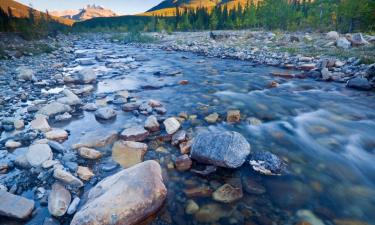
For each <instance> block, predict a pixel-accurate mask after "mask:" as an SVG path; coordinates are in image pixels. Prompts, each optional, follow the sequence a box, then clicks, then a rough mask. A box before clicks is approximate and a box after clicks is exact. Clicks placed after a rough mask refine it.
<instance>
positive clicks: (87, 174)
mask: <svg viewBox="0 0 375 225" xmlns="http://www.w3.org/2000/svg"><path fill="white" fill-rule="evenodd" d="M77 174H78V177H79V178H81V179H82V180H84V181H88V180H90V179H91V177H93V176H94V175H95V174H94V173H93V172H92V171H91V170H90V169H89V168H88V167H85V166H78V169H77Z"/></svg>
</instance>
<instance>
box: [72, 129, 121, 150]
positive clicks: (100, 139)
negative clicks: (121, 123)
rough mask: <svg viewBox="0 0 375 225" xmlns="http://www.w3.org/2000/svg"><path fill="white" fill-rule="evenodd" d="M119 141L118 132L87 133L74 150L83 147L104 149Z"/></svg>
mask: <svg viewBox="0 0 375 225" xmlns="http://www.w3.org/2000/svg"><path fill="white" fill-rule="evenodd" d="M116 139H117V131H115V130H112V131H107V130H104V131H102V130H98V131H90V132H87V133H85V134H84V135H83V136H82V137H81V138H80V140H79V142H78V143H76V144H73V145H72V148H73V149H78V148H81V147H87V148H102V147H105V146H107V145H110V144H112V143H113V142H115V140H116Z"/></svg>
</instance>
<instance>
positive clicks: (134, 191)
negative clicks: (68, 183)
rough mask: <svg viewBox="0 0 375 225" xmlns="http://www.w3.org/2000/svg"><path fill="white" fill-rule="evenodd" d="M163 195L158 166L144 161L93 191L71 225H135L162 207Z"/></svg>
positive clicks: (99, 184)
mask: <svg viewBox="0 0 375 225" xmlns="http://www.w3.org/2000/svg"><path fill="white" fill-rule="evenodd" d="M166 195H167V189H166V187H165V185H164V183H163V178H162V175H161V168H160V165H159V164H158V163H157V162H156V161H145V162H143V163H140V164H137V165H136V166H133V167H131V168H128V169H124V170H122V171H120V172H118V173H116V174H114V175H112V176H110V177H107V178H105V179H104V180H102V181H100V182H99V183H98V184H97V185H96V186H95V187H93V188H92V189H91V190H90V192H89V194H88V199H87V202H86V204H85V205H84V206H83V207H82V208H81V210H80V211H78V212H77V213H76V214H75V215H74V217H73V219H72V221H71V225H110V224H124V225H125V224H138V223H140V222H142V221H143V220H144V219H146V218H147V217H149V216H151V215H153V214H154V213H155V212H156V211H157V210H158V209H159V208H160V207H161V206H162V205H163V203H164V201H165V198H166Z"/></svg>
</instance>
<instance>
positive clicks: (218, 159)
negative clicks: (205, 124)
mask: <svg viewBox="0 0 375 225" xmlns="http://www.w3.org/2000/svg"><path fill="white" fill-rule="evenodd" d="M249 154H250V144H249V143H248V142H247V140H246V139H245V138H244V137H243V136H242V135H241V134H240V133H237V132H233V131H226V132H202V133H200V134H198V135H197V136H196V137H195V138H194V141H193V145H192V146H191V151H190V157H191V158H192V159H195V160H197V161H198V162H201V163H206V164H212V165H215V166H220V167H227V168H238V167H240V166H241V165H242V164H243V163H244V162H245V160H246V157H247V156H248V155H249Z"/></svg>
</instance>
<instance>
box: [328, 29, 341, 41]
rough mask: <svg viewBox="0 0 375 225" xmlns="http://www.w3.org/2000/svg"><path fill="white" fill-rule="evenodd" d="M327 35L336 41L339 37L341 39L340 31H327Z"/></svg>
mask: <svg viewBox="0 0 375 225" xmlns="http://www.w3.org/2000/svg"><path fill="white" fill-rule="evenodd" d="M326 37H327V39H329V40H333V41H336V40H337V39H339V37H340V35H339V33H337V31H330V32H328V33H327V35H326Z"/></svg>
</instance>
